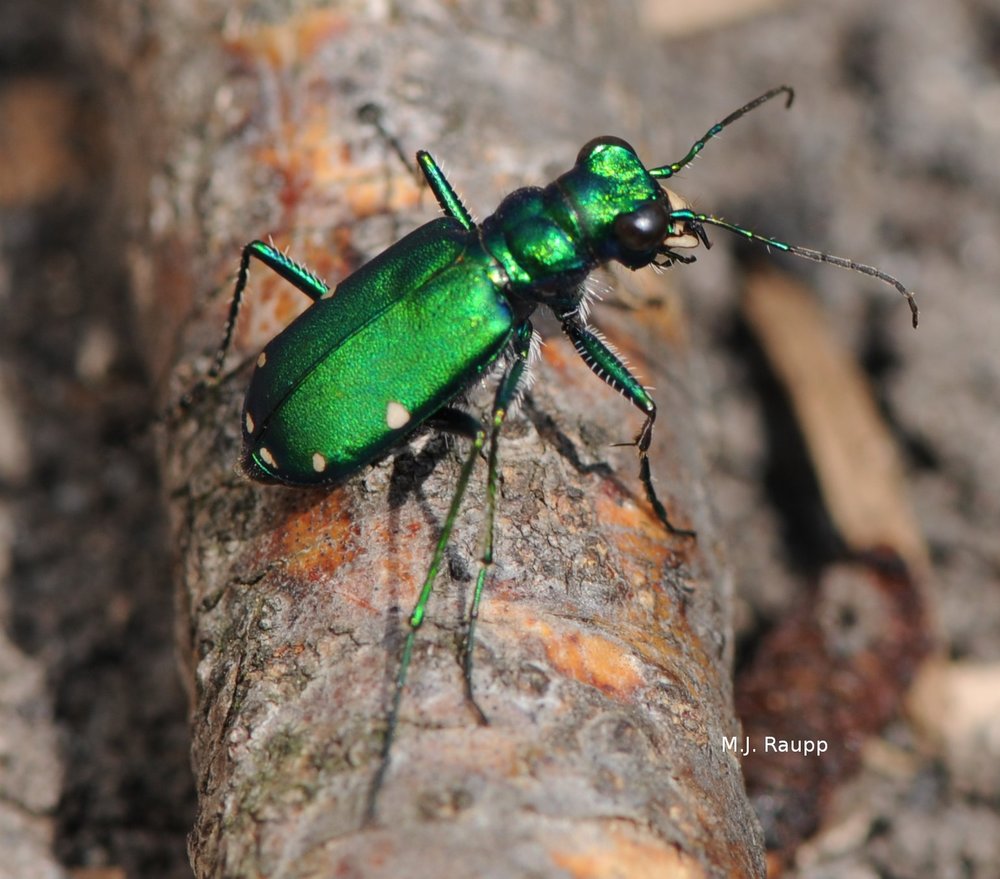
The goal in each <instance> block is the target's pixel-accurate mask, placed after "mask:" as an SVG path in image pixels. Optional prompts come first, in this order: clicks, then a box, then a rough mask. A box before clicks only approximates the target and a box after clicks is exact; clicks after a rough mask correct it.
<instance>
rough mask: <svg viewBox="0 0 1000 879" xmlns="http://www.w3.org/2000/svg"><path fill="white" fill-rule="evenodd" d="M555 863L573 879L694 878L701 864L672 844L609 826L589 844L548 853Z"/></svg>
mask: <svg viewBox="0 0 1000 879" xmlns="http://www.w3.org/2000/svg"><path fill="white" fill-rule="evenodd" d="M549 854H550V857H551V858H552V860H553V861H554V862H555V864H556V865H557V866H558V867H560V868H561V869H563V870H567V871H568V872H569V874H570V875H571V876H573V877H575V879H611V877H619V876H620V877H622V879H626V877H627V879H654V877H656V879H659V877H661V876H670V877H673V879H697V877H701V876H704V875H705V871H704V870H703V869H702V868H701V865H700V864H698V863H697V862H696V861H694V860H693V859H692V858H690V857H689V856H688V855H686V854H684V852H682V851H680V850H679V849H677V848H675V847H674V846H672V845H669V844H666V843H662V842H657V841H655V840H647V839H639V838H636V836H635V834H634V833H630V832H625V831H622V830H618V829H614V828H611V829H609V831H608V832H606V833H602V834H600V837H599V838H598V839H596V840H595V841H594V842H593V843H591V844H589V845H588V844H587V843H584V844H583V845H582V846H580V845H579V844H576V845H574V846H573V847H572V848H566V849H558V848H554V849H552V850H550V852H549Z"/></svg>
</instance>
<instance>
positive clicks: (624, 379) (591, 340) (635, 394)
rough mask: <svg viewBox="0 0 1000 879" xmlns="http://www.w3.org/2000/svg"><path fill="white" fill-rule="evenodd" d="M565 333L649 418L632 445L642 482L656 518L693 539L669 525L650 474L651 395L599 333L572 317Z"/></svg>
mask: <svg viewBox="0 0 1000 879" xmlns="http://www.w3.org/2000/svg"><path fill="white" fill-rule="evenodd" d="M562 328H563V331H564V332H565V333H566V335H567V336H569V338H570V340H571V341H572V342H573V347H574V348H576V352H577V354H579V355H580V357H581V358H582V359H583V362H584V363H586V364H587V366H589V367H590V370H591V372H593V373H594V375H596V376H597V377H598V378H599V379H601V381H603V382H604V383H605V384H607V385H610V386H611V387H612V388H614V389H615V390H616V391H618V392H619V393H620V394H621V395H622V396H623V397H625V399H626V400H628V401H629V402H630V403H631V404H632V405H633V406H635V407H636V408H637V409H638V410H639V411H640V412H642V413H643V414H644V415H645V416H646V421H645V422H644V423H643V425H642V428H641V429H640V430H639V434H638V436H636V438H635V441H634V443H633V445H635V447H636V448H637V449H638V450H639V480H640V482H642V487H643V488H644V489H645V491H646V498H647V499H648V500H649V503H650V505H651V506H652V507H653V511H654V512H655V513H656V518H657V519H659V520H660V522H661V523H663V526H664V527H665V528H666V529H667V531H669V532H670V533H671V534H676V535H678V536H679V537H694V536H695V532H694V531H691V530H689V529H687V528H678V527H677V526H676V525H674V524H673V523H672V522H671V521H670V517H669V516H668V515H667V510H666V507H664V506H663V504H662V503H661V501H660V499H659V498H658V497H657V495H656V489H654V488H653V478H652V475H651V474H650V470H649V455H648V451H649V445H650V442H651V441H652V438H653V423H654V422H655V421H656V403H654V402H653V398H652V397H651V396H650V395H649V392H648V391H647V390H646V389H645V388H644V387H643V386H642V385H641V384H640V383H639V381H638V379H636V377H635V376H634V375H632V373H631V372H630V371H629V368H628V367H627V366H626V365H625V363H624V362H623V361H622V359H621V358H620V357H619V356H618V355H617V354H616V353H615V352H614V351H612V350H611V348H610V347H609V346H608V343H607V342H605V341H604V340H603V339H602V338H601V337H600V336H599V335H598V334H597V333H596V332H594V331H593V330H590V329H588V328H587V327H586V326H584V324H583V322H582V321H581V320H580V319H579V318H578V317H577V316H576V315H572V316H570V317H568V318H564V319H563V325H562Z"/></svg>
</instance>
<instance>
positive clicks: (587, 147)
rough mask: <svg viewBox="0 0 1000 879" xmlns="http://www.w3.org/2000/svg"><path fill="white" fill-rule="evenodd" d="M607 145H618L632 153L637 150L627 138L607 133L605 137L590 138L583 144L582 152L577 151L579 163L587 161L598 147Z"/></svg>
mask: <svg viewBox="0 0 1000 879" xmlns="http://www.w3.org/2000/svg"><path fill="white" fill-rule="evenodd" d="M605 146H617V147H622V148H623V149H626V150H628V151H629V152H630V153H634V152H635V150H634V149H632V144H630V143H629V142H628V141H627V140H622V139H621V138H620V137H612V136H611V135H610V134H606V135H604V136H603V137H595V138H594V139H593V140H588V141H587V142H586V143H585V144H584V145H583V147H582V148H581V149H580V152H579V153H577V156H576V162H577V164H580V163H581V162H586V161H587V159H589V158H590V156H591V155H592V154H593V152H594V151H595V150H596V149H597V148H598V147H605Z"/></svg>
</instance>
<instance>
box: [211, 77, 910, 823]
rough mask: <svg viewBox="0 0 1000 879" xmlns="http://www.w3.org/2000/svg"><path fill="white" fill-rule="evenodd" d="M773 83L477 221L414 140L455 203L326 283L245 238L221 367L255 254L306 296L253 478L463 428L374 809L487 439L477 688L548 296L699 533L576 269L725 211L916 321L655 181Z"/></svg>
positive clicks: (650, 417) (683, 240)
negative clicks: (677, 141) (664, 468)
mask: <svg viewBox="0 0 1000 879" xmlns="http://www.w3.org/2000/svg"><path fill="white" fill-rule="evenodd" d="M779 94H785V95H786V96H787V99H788V103H789V104H790V103H791V100H792V90H791V89H790V88H788V87H786V86H781V87H779V88H775V89H772V90H771V91H769V92H767V93H766V94H764V95H761V96H760V97H759V98H757V99H756V100H754V101H751V102H750V103H748V104H746V105H744V106H743V107H741V108H740V109H739V110H737V111H735V112H734V113H732V114H730V115H729V116H728V117H726V118H725V119H724V120H722V121H721V122H719V123H718V124H716V125H714V126H713V127H712V128H710V129H709V130H708V131H707V132H706V133H705V135H704V136H703V137H701V138H700V139H699V140H697V141H696V142H695V143H694V145H693V146H692V147H691V149H690V150H689V151H688V153H687V155H685V156H684V158H682V159H681V160H680V161H678V162H674V163H673V164H670V165H661V166H657V167H652V168H648V167H646V166H645V165H644V164H643V163H642V161H641V160H640V159H639V157H638V156H637V155H636V153H635V150H633V149H632V147H631V146H629V145H628V144H627V143H626V142H625V141H623V140H620V139H618V138H616V137H599V138H595V139H594V140H592V141H590V142H589V143H588V144H586V145H585V146H584V147H583V149H581V150H580V153H579V155H578V156H577V159H576V163H575V164H574V165H573V167H572V168H570V170H569V171H567V172H566V173H565V174H563V175H562V176H561V177H559V178H558V179H556V180H555V181H554V182H552V183H550V184H549V185H548V186H546V187H544V188H537V187H531V188H525V189H519V190H517V191H516V192H513V193H511V194H510V195H508V196H507V197H506V198H505V199H504V200H503V201H502V202H501V203H500V206H499V207H498V208H497V210H496V211H495V212H494V213H493V214H492V215H491V216H489V217H487V218H486V219H485V220H484V221H483V222H482V223H481V224H479V225H477V224H476V223H475V222H474V221H473V219H472V217H471V216H470V214H469V212H468V210H467V209H466V207H465V206H464V205H463V204H462V202H461V200H460V199H459V198H458V196H457V195H456V194H455V191H454V189H453V188H452V187H451V185H450V184H449V183H448V181H447V180H446V179H445V176H444V174H443V173H442V172H441V169H440V168H439V167H438V165H437V163H436V162H435V161H434V159H433V158H431V156H430V155H429V154H428V153H426V152H419V153H417V163H418V165H419V167H420V170H421V171H422V172H423V175H424V177H425V178H426V180H427V182H428V184H429V185H430V187H431V190H432V191H433V193H434V195H435V197H436V198H437V201H438V203H439V204H440V205H441V208H442V210H443V211H444V214H445V215H444V216H443V217H440V218H438V219H436V220H433V221H432V222H430V223H427V224H426V225H424V226H421V227H420V228H419V229H417V230H416V231H414V232H411V233H410V234H409V235H407V236H406V237H405V238H403V239H402V240H400V241H398V242H397V243H396V244H394V245H393V246H391V247H390V248H389V249H388V250H386V251H385V252H384V253H382V254H380V255H379V256H377V257H375V258H374V259H373V260H371V262H369V263H367V264H366V265H364V266H362V267H361V268H360V269H358V271H356V272H355V273H354V274H353V275H351V276H350V277H348V278H346V279H345V280H343V281H341V283H340V284H338V285H337V287H336V289H333V290H331V289H330V288H329V287H328V286H327V285H326V284H325V283H323V282H322V281H321V280H319V278H317V277H316V276H315V275H314V274H313V273H312V272H310V271H309V270H308V269H306V268H304V267H303V266H301V265H299V264H298V263H295V262H293V261H292V260H291V259H289V258H288V257H287V256H285V255H284V254H283V253H281V252H280V251H278V250H276V249H275V248H274V247H272V246H271V245H269V244H265V243H263V242H261V241H254V242H251V243H250V244H248V245H247V246H246V247H245V248H244V250H243V256H242V260H241V263H240V268H239V274H238V278H237V281H236V287H235V290H234V293H233V299H232V304H231V308H230V315H229V320H228V323H227V327H226V334H225V338H224V340H223V343H222V345H221V346H220V349H219V351H218V354H217V356H216V360H215V363H214V365H213V368H212V372H211V375H212V377H215V376H217V375H218V374H219V373H220V371H221V368H222V364H223V360H224V358H225V355H226V351H227V350H228V347H229V344H230V341H231V338H232V332H233V327H234V325H235V322H236V318H237V314H238V311H239V307H240V302H241V298H242V294H243V291H244V289H245V287H246V284H247V278H248V272H249V264H250V260H251V259H257V260H259V261H260V262H262V263H264V265H266V266H268V267H269V268H270V269H271V270H272V271H274V272H276V273H277V274H279V275H280V276H281V277H283V278H284V279H286V280H287V281H289V282H290V283H291V284H293V285H294V286H295V287H296V288H297V289H299V290H301V291H302V292H303V293H304V294H305V295H307V296H308V297H309V298H310V299H312V300H313V305H312V306H311V307H310V308H308V309H307V310H306V311H305V312H304V313H303V314H302V315H301V316H300V317H299V318H298V319H297V320H295V321H294V322H293V323H292V324H291V325H290V326H289V327H288V328H287V329H286V330H284V331H283V332H282V333H281V334H280V335H278V336H277V337H276V338H275V339H273V340H272V341H271V342H270V343H269V344H268V345H267V347H266V348H265V349H264V351H263V352H262V353H261V355H260V357H259V358H258V360H257V366H256V369H255V371H254V374H253V378H252V379H251V383H250V388H249V391H248V392H247V396H246V403H245V407H244V414H243V459H242V460H243V468H244V470H245V472H246V473H247V475H248V476H250V477H251V478H253V479H256V480H260V481H264V482H278V483H282V484H285V485H302V486H315V485H332V484H335V483H339V482H342V481H344V480H345V479H347V478H349V477H350V476H351V475H353V474H354V473H356V472H357V471H358V470H360V469H361V468H363V467H364V466H365V465H367V464H369V463H371V462H373V461H375V460H377V459H378V458H380V457H382V456H384V455H385V454H386V453H388V452H390V451H391V450H392V449H394V448H396V447H397V446H399V445H400V444H401V443H403V442H404V441H405V439H406V438H407V436H409V435H410V434H411V433H413V431H414V430H416V429H417V428H420V427H421V426H433V427H437V428H440V429H443V430H446V431H449V432H452V433H457V434H459V435H461V436H465V437H468V438H469V439H470V440H471V448H470V450H469V452H468V454H467V456H466V458H465V462H464V465H463V467H462V470H461V473H460V476H459V480H458V484H457V486H456V487H455V491H454V495H453V498H452V501H451V506H450V508H449V510H448V513H447V515H446V517H445V520H444V525H443V527H442V530H441V535H440V538H439V539H438V542H437V545H436V547H435V550H434V553H433V556H432V558H431V561H430V564H429V567H428V571H427V575H426V578H425V580H424V583H423V588H422V590H421V592H420V595H419V598H418V600H417V603H416V606H415V607H414V609H413V612H412V613H411V615H410V618H409V631H408V634H407V638H406V642H405V645H404V647H403V655H402V657H401V660H400V665H399V671H398V675H397V678H396V686H395V693H394V697H393V702H392V705H391V708H390V711H389V721H388V729H387V731H386V736H385V740H384V747H383V752H382V760H381V763H380V765H379V768H378V770H377V771H376V774H375V777H374V780H373V783H372V786H371V795H370V799H369V803H368V810H367V813H366V814H367V817H368V818H371V817H372V816H373V815H374V809H375V802H376V800H375V797H376V794H377V792H378V790H379V788H380V786H381V783H382V781H383V779H384V776H385V773H386V771H387V769H388V766H389V754H390V747H391V744H392V739H393V735H394V732H395V727H396V722H397V718H398V715H399V705H400V698H401V696H402V693H403V689H404V686H405V683H406V676H407V671H408V669H409V665H410V659H411V656H412V652H413V644H414V638H415V635H416V632H417V629H418V628H419V626H420V624H421V621H422V620H423V618H424V615H425V612H426V608H427V603H428V600H429V598H430V594H431V590H432V587H433V585H434V581H435V578H436V576H437V573H438V570H439V568H440V566H441V562H442V559H443V557H444V553H445V550H446V547H447V545H448V541H449V538H450V535H451V531H452V528H453V526H454V524H455V520H456V518H457V515H458V512H459V508H460V506H461V504H462V500H463V498H464V496H465V492H466V488H467V486H468V482H469V478H470V475H471V473H472V469H473V466H474V464H475V462H476V459H477V457H478V455H479V454H480V453H481V452H482V451H483V450H484V448H485V447H486V446H487V442H488V446H489V450H488V456H487V462H488V464H487V482H486V485H487V488H486V498H487V502H486V503H487V506H486V520H485V526H484V531H485V534H484V540H483V545H484V549H483V553H482V556H481V559H480V566H479V574H478V577H477V580H476V586H475V589H474V591H473V595H472V600H471V607H470V611H469V625H468V636H467V640H466V646H465V654H464V668H465V680H466V684H467V687H468V694H469V697H470V699H471V698H472V647H473V636H474V626H475V621H476V616H477V613H478V609H479V605H480V601H481V599H482V594H483V587H484V585H485V582H486V577H487V572H488V570H489V568H490V566H491V564H492V560H493V521H494V515H495V507H496V497H497V473H498V467H497V444H498V440H499V436H500V431H501V428H502V426H503V424H504V420H505V418H506V416H507V413H508V411H509V409H510V407H511V405H512V403H513V402H514V401H515V399H516V398H517V395H518V391H519V389H520V388H521V387H522V385H523V381H524V377H525V374H526V371H527V365H528V360H529V354H530V351H531V347H532V339H533V337H534V330H533V328H532V325H531V316H532V314H533V312H534V311H535V309H536V308H538V307H539V306H545V307H546V308H548V309H549V310H550V311H551V312H552V313H553V314H554V315H555V316H556V318H557V319H558V320H559V321H560V322H561V324H562V329H563V331H564V332H565V333H566V335H567V336H568V337H569V338H570V340H571V341H572V343H573V345H574V346H575V348H576V350H577V352H578V353H579V355H580V357H581V358H582V359H583V360H584V362H585V363H586V364H587V365H588V366H589V367H590V368H591V370H593V372H594V373H595V375H597V376H598V377H599V378H600V379H601V380H602V381H604V382H605V383H606V384H608V385H610V386H611V387H612V388H614V389H615V390H617V391H619V392H620V393H622V394H623V395H624V397H625V398H626V399H627V400H628V401H629V402H630V403H631V404H632V405H633V406H635V407H636V408H637V409H638V410H639V411H640V412H641V413H642V415H643V416H644V421H643V424H642V427H641V429H640V430H639V433H638V435H637V436H636V438H635V440H634V444H635V446H636V449H637V451H638V455H639V478H640V480H641V483H642V486H643V488H644V491H645V494H646V497H647V498H648V501H649V503H650V505H651V507H652V509H653V510H654V511H655V513H656V516H657V517H658V519H659V520H660V522H662V524H663V526H664V528H665V530H666V531H668V532H670V533H672V534H674V535H677V536H679V537H693V533H692V532H690V531H685V530H683V529H679V528H676V527H675V526H674V525H673V524H672V523H671V521H670V519H669V517H668V515H667V511H666V509H665V507H664V506H663V504H662V503H661V502H660V500H659V498H658V497H657V494H656V491H655V489H654V487H653V482H652V478H651V475H650V467H649V458H648V450H649V447H650V441H651V438H652V432H653V424H654V422H655V420H656V404H655V403H654V402H653V399H652V397H651V396H650V395H649V393H648V392H647V391H646V389H645V388H644V387H643V386H642V385H641V384H640V383H639V382H638V380H637V379H636V378H635V377H634V376H633V375H632V373H631V372H630V371H629V369H628V367H627V366H626V365H625V364H624V363H623V362H622V360H621V358H619V357H618V356H617V355H616V354H615V353H614V351H613V350H612V349H611V348H610V347H609V346H608V345H607V344H606V343H605V342H604V341H603V340H602V338H601V337H600V335H598V334H597V333H595V331H593V330H592V329H590V328H589V327H588V325H587V323H586V320H585V318H584V313H585V309H584V307H583V306H584V305H585V299H586V292H585V286H584V281H585V280H586V278H587V276H588V275H589V274H590V273H591V272H592V271H593V270H594V269H595V268H596V267H597V266H598V265H600V264H602V263H607V262H611V261H617V262H619V263H622V264H623V265H625V266H627V267H628V268H630V269H639V268H643V267H644V266H648V265H651V264H653V265H657V266H669V265H672V264H673V263H675V262H682V263H689V262H692V261H693V260H694V257H693V256H687V255H684V254H683V253H682V251H685V250H688V249H690V248H693V247H696V246H697V245H698V244H699V243H703V244H705V245H706V247H707V246H708V245H709V242H708V238H707V236H706V234H705V228H704V227H705V226H706V225H711V226H719V227H722V228H724V229H728V230H729V231H731V232H735V233H737V234H739V235H742V236H744V237H745V238H748V239H751V240H754V241H759V242H761V243H763V244H765V245H769V246H771V247H774V248H776V249H778V250H781V251H785V252H788V253H794V254H796V255H798V256H803V257H806V258H808V259H813V260H819V261H822V262H829V263H833V264H834V265H839V266H844V267H846V268H850V269H853V270H855V271H859V272H862V273H864V274H866V275H871V276H873V277H875V278H878V279H880V280H882V281H885V282H887V283H889V284H891V285H893V286H894V287H896V289H897V290H899V292H900V293H902V294H903V295H904V296H905V297H906V298H907V300H908V302H909V305H910V309H911V311H912V314H913V324H914V326H916V323H917V308H916V305H915V303H914V301H913V297H912V294H911V293H910V292H909V291H908V290H907V289H906V288H905V287H903V285H902V284H900V283H899V282H898V281H897V280H895V279H894V278H892V277H890V276H889V275H886V274H884V273H883V272H881V271H879V270H878V269H875V268H873V267H871V266H867V265H861V264H858V263H855V262H852V261H850V260H846V259H842V258H840V257H835V256H831V255H829V254H825V253H820V252H818V251H814V250H808V249H805V248H802V247H796V246H793V245H790V244H786V243H784V242H781V241H776V240H774V239H771V238H767V237H764V236H762V235H758V234H756V233H754V232H751V231H749V230H747V229H744V228H741V227H739V226H735V225H732V224H730V223H726V222H724V221H722V220H720V219H717V218H715V217H713V216H710V215H707V214H702V213H697V212H695V211H693V210H692V209H691V208H690V207H688V205H687V204H686V203H685V202H684V201H683V200H682V199H681V198H680V197H679V196H677V195H676V194H675V193H673V192H671V191H670V190H668V189H666V188H664V187H663V186H662V185H661V181H663V180H666V179H667V178H670V177H673V176H674V175H675V174H676V173H677V172H678V171H680V170H681V169H682V168H684V167H685V166H686V165H688V164H689V163H690V162H691V161H692V159H694V157H695V156H696V155H697V154H698V153H699V152H700V151H701V150H702V149H703V148H704V146H705V144H706V143H707V142H708V140H710V139H711V138H712V137H714V136H715V135H716V134H718V133H719V132H720V131H722V129H723V128H725V127H726V126H727V125H729V124H730V123H732V122H734V121H735V120H736V119H738V118H740V117H741V116H743V115H744V114H745V113H747V112H749V111H750V110H752V109H754V108H755V107H757V106H759V105H760V104H762V103H764V102H765V101H768V100H770V99H771V98H773V97H775V96H776V95H779ZM494 371H495V372H498V373H499V379H498V381H497V387H496V393H495V397H494V403H493V409H492V413H491V415H490V417H489V418H488V419H486V420H485V421H484V420H480V419H479V418H475V417H473V416H471V415H469V414H468V413H466V412H464V411H462V410H461V409H459V408H456V407H455V405H454V403H455V400H456V398H458V397H459V396H460V395H461V394H462V392H463V391H464V390H465V389H466V388H467V387H469V386H470V385H471V384H473V383H474V382H476V381H477V380H478V379H480V378H481V377H482V376H484V375H486V374H488V373H491V372H494ZM473 704H475V702H474V700H473ZM477 710H478V708H477ZM480 716H481V717H482V712H480ZM483 720H485V718H484V717H483Z"/></svg>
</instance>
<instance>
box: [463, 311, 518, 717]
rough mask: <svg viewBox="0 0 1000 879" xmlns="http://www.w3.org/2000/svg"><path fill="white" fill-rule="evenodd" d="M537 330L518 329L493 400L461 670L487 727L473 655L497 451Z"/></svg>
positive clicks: (488, 556)
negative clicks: (477, 550)
mask: <svg viewBox="0 0 1000 879" xmlns="http://www.w3.org/2000/svg"><path fill="white" fill-rule="evenodd" d="M533 334H534V329H533V328H532V326H531V322H530V321H525V322H524V323H523V324H521V326H520V327H518V329H517V331H516V335H515V337H514V346H513V349H512V351H513V358H512V360H511V362H510V364H509V365H508V367H507V369H506V371H505V372H504V374H503V378H501V379H500V384H499V385H498V386H497V392H496V397H495V398H494V400H493V414H492V418H491V421H490V427H491V432H490V451H489V458H488V465H487V477H486V522H485V523H484V525H483V554H482V555H481V556H480V558H479V574H478V576H477V577H476V588H475V591H474V592H473V593H472V606H471V607H470V609H469V628H468V632H467V634H466V641H465V657H464V661H463V663H462V668H463V670H464V673H465V692H466V695H467V696H468V697H469V701H470V702H471V703H472V704H473V706H474V707H475V709H476V711H477V712H478V713H479V716H480V719H481V720H482V721H483V722H484V723H485V722H486V715H485V714H484V713H483V710H482V709H481V708H480V707H479V704H478V703H477V702H476V698H475V695H474V694H473V690H472V651H473V649H474V648H475V646H476V645H475V635H476V620H477V619H478V617H479V605H480V602H481V601H482V597H483V587H484V586H485V585H486V578H487V576H489V571H490V568H492V567H493V538H494V531H495V529H494V521H495V519H496V508H497V487H498V486H497V483H498V481H499V472H500V469H499V466H498V460H497V447H498V445H499V439H500V429H501V428H502V427H503V424H504V421H505V420H506V418H507V413H508V412H509V411H510V406H511V403H512V402H513V401H514V400H515V399H517V393H518V389H519V388H520V386H521V383H522V382H523V380H524V376H525V373H526V371H527V368H528V360H529V357H530V355H531V337H532V335H533Z"/></svg>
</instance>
